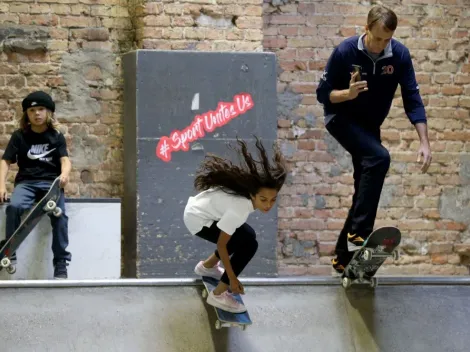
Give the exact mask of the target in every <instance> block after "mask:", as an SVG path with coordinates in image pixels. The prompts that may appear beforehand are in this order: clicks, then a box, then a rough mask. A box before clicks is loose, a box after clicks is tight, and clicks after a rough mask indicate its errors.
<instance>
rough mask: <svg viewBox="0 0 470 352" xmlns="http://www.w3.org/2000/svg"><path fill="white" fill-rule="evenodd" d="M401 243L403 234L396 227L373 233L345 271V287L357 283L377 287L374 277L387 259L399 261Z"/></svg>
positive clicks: (383, 228)
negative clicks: (398, 248)
mask: <svg viewBox="0 0 470 352" xmlns="http://www.w3.org/2000/svg"><path fill="white" fill-rule="evenodd" d="M400 241H401V232H400V230H399V229H397V228H396V227H393V226H385V227H381V228H378V229H377V230H375V231H373V232H372V233H371V234H370V236H369V238H368V239H367V240H366V241H365V242H364V244H363V245H362V248H361V249H359V250H358V251H356V253H354V256H353V257H352V259H351V261H350V262H349V264H348V265H347V266H346V268H345V269H344V272H343V274H342V275H341V282H342V285H343V287H344V288H348V287H350V286H351V284H352V283H356V282H359V283H364V282H365V283H369V284H370V286H371V287H376V286H377V284H378V280H377V278H376V277H374V275H375V274H376V273H377V271H378V270H379V269H380V266H381V265H382V264H383V263H384V262H385V261H386V260H387V258H389V257H392V258H393V259H394V260H398V258H399V252H398V250H397V249H396V248H397V247H398V245H399V244H400Z"/></svg>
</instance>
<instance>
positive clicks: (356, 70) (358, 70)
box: [352, 65, 362, 82]
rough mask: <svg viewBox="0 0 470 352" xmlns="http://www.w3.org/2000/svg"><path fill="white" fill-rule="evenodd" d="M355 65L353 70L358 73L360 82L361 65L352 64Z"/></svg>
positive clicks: (357, 79)
mask: <svg viewBox="0 0 470 352" xmlns="http://www.w3.org/2000/svg"><path fill="white" fill-rule="evenodd" d="M352 66H353V70H354V73H358V75H357V77H356V82H359V81H360V80H361V79H362V78H361V73H362V71H361V66H359V65H352Z"/></svg>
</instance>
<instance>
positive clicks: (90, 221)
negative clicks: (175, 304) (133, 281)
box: [0, 198, 121, 282]
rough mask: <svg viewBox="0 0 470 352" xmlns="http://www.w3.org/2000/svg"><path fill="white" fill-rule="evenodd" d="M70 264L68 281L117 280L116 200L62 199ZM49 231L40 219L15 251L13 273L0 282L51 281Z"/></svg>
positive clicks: (1, 231) (1, 219)
mask: <svg viewBox="0 0 470 352" xmlns="http://www.w3.org/2000/svg"><path fill="white" fill-rule="evenodd" d="M0 209H1V211H0V224H1V225H0V238H1V239H3V238H5V220H6V216H5V209H6V204H2V205H0ZM66 212H67V215H68V217H69V246H68V248H67V249H68V250H69V251H70V252H71V253H72V261H71V262H70V265H69V266H68V274H69V279H71V280H87V279H119V278H120V277H121V202H120V199H74V198H69V199H66ZM51 245H52V228H51V225H50V220H49V217H48V216H44V217H43V218H42V219H41V221H40V222H39V223H38V225H37V226H36V227H35V228H34V230H33V231H32V232H31V233H30V234H29V236H28V237H27V238H26V239H25V241H24V242H23V244H22V245H21V246H20V248H19V249H18V251H17V254H18V263H17V265H16V273H15V274H13V275H9V274H8V273H6V271H5V270H2V271H0V280H12V281H13V282H14V280H47V279H52V278H53V267H52V258H53V255H52V250H51Z"/></svg>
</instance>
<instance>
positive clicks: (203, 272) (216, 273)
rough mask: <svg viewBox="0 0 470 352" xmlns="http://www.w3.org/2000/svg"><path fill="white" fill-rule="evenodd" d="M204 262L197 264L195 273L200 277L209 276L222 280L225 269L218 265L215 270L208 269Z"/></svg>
mask: <svg viewBox="0 0 470 352" xmlns="http://www.w3.org/2000/svg"><path fill="white" fill-rule="evenodd" d="M203 263H204V261H202V260H201V261H200V262H199V263H197V265H196V267H195V268H194V272H195V273H196V274H197V275H199V276H209V277H213V278H214V279H217V280H220V278H221V277H222V275H223V274H224V269H223V268H222V267H221V266H220V265H219V264H217V265H216V266H214V267H213V268H206V267H205V266H204V265H203Z"/></svg>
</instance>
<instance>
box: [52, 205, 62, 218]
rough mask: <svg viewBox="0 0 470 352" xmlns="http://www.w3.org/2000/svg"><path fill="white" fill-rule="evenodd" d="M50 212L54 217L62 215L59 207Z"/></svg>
mask: <svg viewBox="0 0 470 352" xmlns="http://www.w3.org/2000/svg"><path fill="white" fill-rule="evenodd" d="M52 214H53V215H54V216H55V217H57V218H58V217H59V216H61V215H62V209H60V208H59V207H56V208H55V209H54V210H53V211H52Z"/></svg>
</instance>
